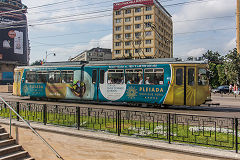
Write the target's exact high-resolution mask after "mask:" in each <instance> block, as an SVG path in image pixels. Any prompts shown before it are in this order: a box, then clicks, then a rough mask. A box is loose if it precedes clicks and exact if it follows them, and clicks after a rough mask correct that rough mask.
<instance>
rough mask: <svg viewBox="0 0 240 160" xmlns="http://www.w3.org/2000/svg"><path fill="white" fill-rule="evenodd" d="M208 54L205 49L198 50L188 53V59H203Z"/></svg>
mask: <svg viewBox="0 0 240 160" xmlns="http://www.w3.org/2000/svg"><path fill="white" fill-rule="evenodd" d="M205 52H206V49H205V48H196V49H192V50H190V51H189V52H187V54H186V55H187V56H188V57H201V56H202V55H203V54H204V53H205Z"/></svg>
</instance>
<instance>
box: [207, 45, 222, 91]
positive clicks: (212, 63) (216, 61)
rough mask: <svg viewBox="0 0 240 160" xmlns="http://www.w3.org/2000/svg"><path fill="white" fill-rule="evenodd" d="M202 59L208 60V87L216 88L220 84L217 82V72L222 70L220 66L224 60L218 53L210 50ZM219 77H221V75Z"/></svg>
mask: <svg viewBox="0 0 240 160" xmlns="http://www.w3.org/2000/svg"><path fill="white" fill-rule="evenodd" d="M202 58H203V59H206V60H208V65H209V84H210V86H211V87H212V88H216V87H218V86H219V85H220V84H221V83H220V81H219V71H221V69H222V66H221V65H222V64H223V60H224V58H223V57H222V56H221V55H220V54H219V53H218V52H213V51H210V50H208V51H207V52H206V53H205V54H203V56H202ZM219 65H220V66H219ZM220 76H221V77H222V75H220Z"/></svg>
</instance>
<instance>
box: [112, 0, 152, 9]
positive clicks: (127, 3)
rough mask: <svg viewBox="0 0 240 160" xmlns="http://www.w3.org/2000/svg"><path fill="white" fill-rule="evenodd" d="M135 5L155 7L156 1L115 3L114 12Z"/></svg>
mask: <svg viewBox="0 0 240 160" xmlns="http://www.w3.org/2000/svg"><path fill="white" fill-rule="evenodd" d="M135 4H143V5H153V4H154V1H153V0H131V1H125V2H119V3H114V4H113V10H119V9H121V8H123V7H125V6H129V5H135Z"/></svg>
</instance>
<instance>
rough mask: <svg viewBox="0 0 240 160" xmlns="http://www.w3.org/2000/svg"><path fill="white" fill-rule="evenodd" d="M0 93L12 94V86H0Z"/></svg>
mask: <svg viewBox="0 0 240 160" xmlns="http://www.w3.org/2000/svg"><path fill="white" fill-rule="evenodd" d="M0 92H1V93H12V92H13V85H0Z"/></svg>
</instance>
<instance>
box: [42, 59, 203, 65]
mask: <svg viewBox="0 0 240 160" xmlns="http://www.w3.org/2000/svg"><path fill="white" fill-rule="evenodd" d="M153 63H154V64H157V63H159V64H161V63H164V64H166V63H167V64H206V63H207V62H206V61H181V60H179V59H177V58H158V59H135V60H132V59H131V60H129V59H126V60H106V61H89V62H88V61H67V62H48V63H45V64H43V66H59V65H90V66H91V65H94V66H96V65H130V64H153Z"/></svg>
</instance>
